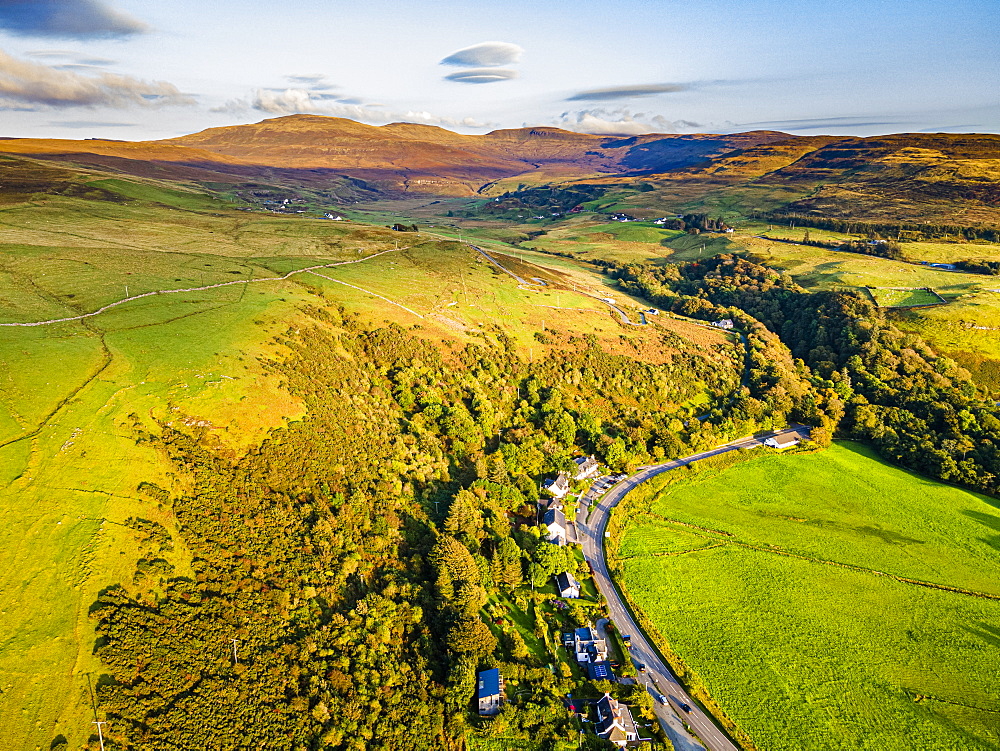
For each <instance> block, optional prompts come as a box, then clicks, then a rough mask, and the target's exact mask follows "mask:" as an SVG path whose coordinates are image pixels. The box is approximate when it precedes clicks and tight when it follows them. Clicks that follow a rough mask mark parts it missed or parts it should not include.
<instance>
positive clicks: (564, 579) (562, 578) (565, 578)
mask: <svg viewBox="0 0 1000 751" xmlns="http://www.w3.org/2000/svg"><path fill="white" fill-rule="evenodd" d="M556 586H558V587H559V591H560V592H562V591H563V590H566V589H571V588H573V587H576V588H579V587H580V582H578V581H577V580H576V579H574V578H573V575H572V574H571V573H569V572H568V571H563V572H562V573H561V574H556Z"/></svg>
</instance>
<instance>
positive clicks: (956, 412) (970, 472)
mask: <svg viewBox="0 0 1000 751" xmlns="http://www.w3.org/2000/svg"><path fill="white" fill-rule="evenodd" d="M607 269H608V273H610V274H612V275H613V276H615V277H617V278H618V279H619V280H620V283H621V284H622V286H623V287H625V288H626V289H628V290H629V291H631V292H634V293H636V294H641V295H643V296H645V297H646V298H647V299H649V300H651V301H653V302H656V303H657V304H658V305H661V306H663V307H667V308H668V309H673V310H677V311H678V312H682V311H686V313H685V314H689V315H692V316H694V317H698V318H712V317H714V316H718V315H719V312H720V308H723V309H727V310H728V311H729V312H730V313H731V315H732V317H734V320H740V321H741V322H742V324H743V325H748V324H749V325H750V326H755V325H756V326H762V327H764V328H765V329H766V331H767V332H768V333H770V334H771V335H773V336H775V337H777V338H778V339H779V340H780V341H781V343H782V344H783V345H785V346H786V347H787V348H788V350H789V351H790V353H791V355H792V356H793V357H794V358H795V359H794V372H795V373H796V374H798V375H799V376H800V377H801V378H802V379H804V380H805V381H806V382H808V383H809V384H810V387H811V388H810V390H809V391H808V392H803V393H802V394H801V396H800V397H799V399H798V400H793V404H794V405H795V409H794V410H793V411H792V412H789V413H788V414H789V416H790V417H793V418H794V417H799V418H802V419H803V421H804V422H808V423H809V424H814V425H820V426H821V427H822V428H823V429H824V432H830V433H837V434H840V435H843V436H847V437H852V438H858V439H862V440H866V441H868V442H870V443H871V444H872V445H873V446H874V447H875V448H876V449H877V450H878V451H879V453H881V454H882V455H883V456H884V457H886V458H887V459H890V460H891V461H894V462H896V463H898V464H901V465H903V466H906V467H910V468H912V469H915V470H918V471H920V472H922V473H924V474H928V475H930V476H932V477H936V478H938V479H941V480H945V481H948V482H953V483H958V484H962V485H965V486H967V487H970V488H974V489H976V490H980V491H983V492H986V493H990V494H994V495H995V494H996V493H997V492H998V491H1000V479H998V478H1000V439H998V435H1000V419H998V417H997V407H996V405H995V404H994V403H993V402H992V401H990V400H989V399H988V398H986V396H985V395H984V394H983V393H982V392H981V391H980V390H979V389H978V388H977V386H976V385H975V383H973V381H972V379H971V377H970V375H969V373H968V371H966V370H965V369H964V368H961V367H959V366H958V365H957V364H956V363H955V362H954V361H953V360H951V359H949V358H947V357H943V356H940V355H938V354H936V353H935V352H934V351H933V350H931V348H930V347H928V346H927V344H926V343H925V342H923V341H922V340H921V339H920V338H919V337H917V336H915V335H913V334H905V333H903V332H901V331H900V330H899V329H897V328H896V327H895V326H893V325H892V323H891V322H890V321H889V320H888V319H887V318H886V317H885V316H884V315H883V314H882V312H881V311H879V309H878V308H877V307H876V306H875V305H874V304H873V303H872V302H871V301H869V300H867V299H864V298H863V297H861V296H860V295H858V294H856V293H854V292H853V291H819V292H811V293H810V292H806V291H805V290H804V289H802V288H801V287H799V286H798V285H797V284H795V282H793V281H792V279H791V278H790V277H788V276H787V275H784V274H779V273H778V272H776V271H774V270H772V269H768V268H766V267H764V266H761V265H759V264H756V263H752V262H750V261H748V260H745V259H741V258H736V257H734V256H730V255H723V256H718V257H715V258H712V259H708V260H705V261H701V262H696V263H689V264H684V265H682V266H679V267H677V266H672V267H648V266H634V265H633V266H619V265H615V264H609V265H608V267H607ZM810 412H811V413H812V414H811V416H810V415H809V413H810Z"/></svg>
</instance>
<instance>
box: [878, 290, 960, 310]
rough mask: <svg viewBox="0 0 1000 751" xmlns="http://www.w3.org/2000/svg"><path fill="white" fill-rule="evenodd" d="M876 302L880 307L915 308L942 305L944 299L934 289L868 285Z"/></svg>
mask: <svg viewBox="0 0 1000 751" xmlns="http://www.w3.org/2000/svg"><path fill="white" fill-rule="evenodd" d="M866 289H867V291H868V294H869V295H871V296H872V299H873V300H874V301H875V304H876V305H878V306H879V307H880V308H915V307H918V306H921V305H941V303H942V302H943V300H942V299H941V297H939V296H938V295H937V294H935V293H934V291H933V290H929V289H921V288H912V289H894V288H891V287H866Z"/></svg>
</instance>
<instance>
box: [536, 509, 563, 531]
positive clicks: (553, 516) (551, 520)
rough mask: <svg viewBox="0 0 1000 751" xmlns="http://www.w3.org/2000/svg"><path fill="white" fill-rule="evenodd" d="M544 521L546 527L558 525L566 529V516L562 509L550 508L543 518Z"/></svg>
mask: <svg viewBox="0 0 1000 751" xmlns="http://www.w3.org/2000/svg"><path fill="white" fill-rule="evenodd" d="M542 521H543V522H545V524H546V525H549V524H558V525H559V526H560V527H562V528H564V529H565V528H566V514H564V513H563V512H562V509H557V508H550V509H549V510H548V511H546V512H545V516H543V517H542Z"/></svg>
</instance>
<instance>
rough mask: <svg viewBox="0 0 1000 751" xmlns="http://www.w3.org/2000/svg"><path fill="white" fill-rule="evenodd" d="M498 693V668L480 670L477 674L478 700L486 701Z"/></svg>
mask: <svg viewBox="0 0 1000 751" xmlns="http://www.w3.org/2000/svg"><path fill="white" fill-rule="evenodd" d="M499 693H500V668H493V669H492V670H482V671H480V673H479V692H478V694H477V697H476V698H478V699H486V698H488V697H490V696H496V695H498V694H499Z"/></svg>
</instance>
